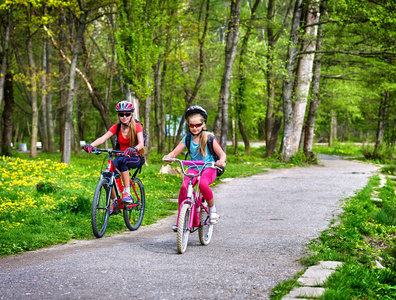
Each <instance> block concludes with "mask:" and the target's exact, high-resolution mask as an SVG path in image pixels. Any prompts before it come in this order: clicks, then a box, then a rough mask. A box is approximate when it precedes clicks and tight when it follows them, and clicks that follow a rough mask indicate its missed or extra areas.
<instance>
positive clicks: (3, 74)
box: [0, 9, 12, 108]
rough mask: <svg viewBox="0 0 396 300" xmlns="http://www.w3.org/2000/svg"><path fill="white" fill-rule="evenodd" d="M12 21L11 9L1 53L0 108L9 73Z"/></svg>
mask: <svg viewBox="0 0 396 300" xmlns="http://www.w3.org/2000/svg"><path fill="white" fill-rule="evenodd" d="M11 20H12V9H9V12H8V23H7V27H6V31H5V37H4V48H3V53H0V56H1V57H0V61H1V70H0V108H1V104H2V102H3V98H4V86H5V82H4V80H5V77H6V71H7V63H8V62H7V59H8V45H9V42H10V33H11Z"/></svg>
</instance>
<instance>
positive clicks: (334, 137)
mask: <svg viewBox="0 0 396 300" xmlns="http://www.w3.org/2000/svg"><path fill="white" fill-rule="evenodd" d="M336 140H337V111H336V110H335V109H332V110H331V122H330V138H329V147H334V143H335V141H336Z"/></svg>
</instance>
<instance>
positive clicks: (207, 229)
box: [198, 202, 213, 246]
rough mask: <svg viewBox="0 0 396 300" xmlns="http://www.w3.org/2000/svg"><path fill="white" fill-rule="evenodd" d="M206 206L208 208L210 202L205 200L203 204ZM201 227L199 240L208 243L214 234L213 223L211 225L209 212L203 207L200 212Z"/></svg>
mask: <svg viewBox="0 0 396 300" xmlns="http://www.w3.org/2000/svg"><path fill="white" fill-rule="evenodd" d="M203 205H204V206H205V207H206V208H208V204H207V203H206V202H205V203H204V204H203ZM199 223H200V225H199V228H198V236H199V241H200V242H201V244H202V245H205V246H206V245H208V244H209V243H210V241H211V239H212V234H213V225H210V221H209V214H208V213H207V212H206V210H205V209H203V208H202V207H201V211H200V213H199Z"/></svg>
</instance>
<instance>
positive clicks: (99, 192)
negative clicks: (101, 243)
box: [91, 149, 146, 238]
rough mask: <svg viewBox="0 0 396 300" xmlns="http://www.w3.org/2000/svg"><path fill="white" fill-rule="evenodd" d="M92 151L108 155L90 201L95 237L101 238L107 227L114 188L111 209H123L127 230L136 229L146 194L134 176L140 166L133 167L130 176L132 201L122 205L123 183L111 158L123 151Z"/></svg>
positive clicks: (142, 212)
mask: <svg viewBox="0 0 396 300" xmlns="http://www.w3.org/2000/svg"><path fill="white" fill-rule="evenodd" d="M92 153H95V154H105V155H106V156H107V157H108V160H107V167H106V169H105V170H104V171H102V173H101V175H100V179H99V182H98V184H97V185H96V189H95V193H94V197H93V201H92V218H91V221H92V230H93V233H94V235H95V236H96V237H97V238H101V237H102V236H103V235H104V234H105V232H106V229H107V225H108V223H109V217H110V209H111V204H112V203H111V194H112V190H113V189H114V192H115V195H116V197H117V201H116V203H115V204H113V210H119V211H121V210H122V211H123V216H124V221H125V225H126V226H127V227H128V229H129V230H131V231H133V230H137V229H138V228H139V227H140V224H142V221H143V215H144V208H145V202H146V196H145V192H144V187H143V183H142V181H141V180H140V179H139V178H137V177H136V174H137V173H138V172H140V171H141V169H142V168H141V166H140V167H139V168H137V169H135V173H134V174H133V175H132V176H131V179H130V186H131V196H132V198H133V203H132V204H130V205H123V204H122V203H121V195H122V192H123V189H124V187H123V185H122V182H121V178H120V172H119V171H118V170H117V169H116V168H115V167H114V164H113V159H114V157H115V156H116V155H117V154H118V155H122V153H124V151H118V150H107V149H93V150H92Z"/></svg>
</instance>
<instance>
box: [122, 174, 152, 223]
mask: <svg viewBox="0 0 396 300" xmlns="http://www.w3.org/2000/svg"><path fill="white" fill-rule="evenodd" d="M130 186H131V196H132V198H133V204H132V205H128V206H127V205H124V210H123V215H124V222H125V225H126V227H127V228H128V229H129V230H130V231H135V230H137V229H138V228H139V227H140V225H141V224H142V221H143V216H144V210H145V207H146V194H145V192H144V186H143V183H142V181H141V180H140V179H139V178H137V177H135V178H133V179H131V180H130ZM133 186H134V187H135V189H134V188H133Z"/></svg>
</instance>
